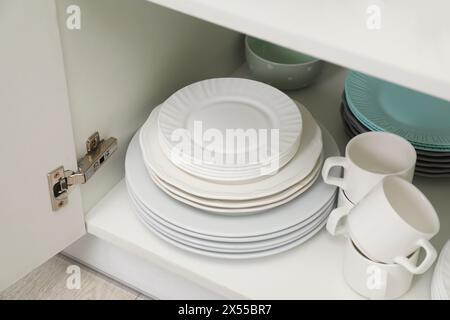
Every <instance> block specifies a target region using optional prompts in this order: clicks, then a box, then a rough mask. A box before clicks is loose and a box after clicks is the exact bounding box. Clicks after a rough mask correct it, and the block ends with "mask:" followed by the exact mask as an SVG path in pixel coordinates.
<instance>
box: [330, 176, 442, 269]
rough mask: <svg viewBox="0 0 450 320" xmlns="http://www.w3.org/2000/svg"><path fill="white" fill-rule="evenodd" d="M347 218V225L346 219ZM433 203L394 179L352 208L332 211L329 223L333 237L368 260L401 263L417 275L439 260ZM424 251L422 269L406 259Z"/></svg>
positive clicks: (374, 189) (374, 190) (398, 178)
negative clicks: (345, 240)
mask: <svg viewBox="0 0 450 320" xmlns="http://www.w3.org/2000/svg"><path fill="white" fill-rule="evenodd" d="M343 218H345V221H344V219H343ZM439 227H440V224H439V218H438V215H437V213H436V211H435V209H434V208H433V206H432V204H431V203H430V201H429V200H428V199H427V198H426V197H425V195H424V194H423V193H422V192H421V191H420V190H419V189H418V188H417V187H415V186H414V185H413V184H411V183H409V182H408V181H406V180H404V179H402V178H400V177H395V176H390V177H386V178H384V179H383V180H382V181H381V182H380V183H379V184H378V185H376V186H375V187H374V188H373V189H372V190H371V191H370V192H369V194H367V196H366V197H364V198H363V199H362V200H361V201H360V202H359V203H358V204H356V205H355V206H354V207H353V208H350V209H349V208H347V207H340V208H337V209H335V210H333V212H332V214H331V215H330V218H329V220H328V223H327V230H328V231H329V232H330V234H332V235H339V234H343V235H347V236H348V237H349V238H351V239H352V240H353V242H354V243H355V245H356V246H357V247H358V249H359V250H361V252H363V253H364V255H366V256H367V257H368V258H370V259H371V260H373V261H377V262H384V263H398V264H400V265H402V266H403V267H405V268H406V269H407V270H409V271H410V272H412V273H414V274H421V273H424V272H425V271H427V270H428V269H429V268H430V267H431V265H432V264H433V263H434V261H435V259H436V256H437V254H436V250H435V249H434V247H433V245H432V244H431V243H430V242H429V239H431V238H432V237H434V236H435V235H436V234H437V233H438V231H439ZM419 248H423V249H424V250H425V257H424V259H423V261H422V262H421V264H420V265H418V266H416V265H415V263H414V262H413V261H411V260H409V259H408V258H407V257H408V256H409V255H410V254H411V253H413V252H414V251H416V250H417V249H419Z"/></svg>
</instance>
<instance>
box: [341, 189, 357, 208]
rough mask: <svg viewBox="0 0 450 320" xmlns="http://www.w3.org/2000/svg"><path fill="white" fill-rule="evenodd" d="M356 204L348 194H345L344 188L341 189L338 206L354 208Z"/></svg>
mask: <svg viewBox="0 0 450 320" xmlns="http://www.w3.org/2000/svg"><path fill="white" fill-rule="evenodd" d="M354 206H355V204H354V203H353V202H351V201H350V200H349V199H348V198H347V196H346V195H345V192H344V190H342V189H339V193H338V201H337V207H338V208H340V207H346V208H349V209H351V208H353V207H354Z"/></svg>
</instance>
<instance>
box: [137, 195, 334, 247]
mask: <svg viewBox="0 0 450 320" xmlns="http://www.w3.org/2000/svg"><path fill="white" fill-rule="evenodd" d="M130 199H131V201H132V202H133V204H134V205H135V208H137V210H138V212H137V214H138V215H140V218H141V221H142V220H143V222H144V223H145V224H146V225H149V226H150V227H151V228H154V229H157V230H158V231H159V232H161V233H163V234H164V235H166V236H169V237H172V238H173V239H174V240H177V241H179V242H182V243H185V244H187V245H190V246H193V247H197V248H199V249H203V250H211V251H218V252H228V253H232V252H240V253H245V252H254V251H262V250H269V249H272V248H274V247H278V246H280V245H283V244H287V243H289V242H291V241H293V240H296V239H298V238H300V237H302V236H305V235H307V234H308V233H309V232H311V231H312V230H314V229H315V228H317V226H318V225H320V224H321V223H322V222H323V220H324V219H327V217H328V215H329V213H330V212H331V210H332V209H333V208H334V207H335V203H334V202H332V203H330V204H329V205H328V206H327V207H326V208H324V209H323V211H321V212H319V214H318V215H317V216H316V217H315V218H314V219H313V220H312V221H311V222H310V223H309V224H306V225H305V226H301V227H300V228H298V229H296V230H293V231H292V232H289V233H287V234H284V235H280V236H277V237H273V238H269V239H265V240H261V241H251V242H221V241H213V240H206V239H201V238H197V237H193V236H189V235H186V234H184V233H181V232H178V231H176V230H173V229H171V228H168V227H167V226H166V225H164V224H160V223H159V222H158V220H154V219H153V218H152V215H149V214H148V210H147V209H146V208H144V207H142V204H141V203H139V200H137V199H134V198H133V195H132V194H130Z"/></svg>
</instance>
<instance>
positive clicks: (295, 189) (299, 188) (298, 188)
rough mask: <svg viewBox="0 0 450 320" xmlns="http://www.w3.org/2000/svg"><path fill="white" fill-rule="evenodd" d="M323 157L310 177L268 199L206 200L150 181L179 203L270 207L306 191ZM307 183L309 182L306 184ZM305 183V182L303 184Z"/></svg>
mask: <svg viewBox="0 0 450 320" xmlns="http://www.w3.org/2000/svg"><path fill="white" fill-rule="evenodd" d="M322 158H323V157H320V158H319V161H318V162H317V165H316V168H314V169H313V171H312V172H311V174H310V175H308V176H307V177H306V178H305V179H304V180H302V181H301V182H300V183H298V184H295V185H293V186H292V187H290V188H287V189H286V190H283V191H282V192H279V193H276V194H273V195H271V196H268V197H263V198H257V199H251V200H238V201H233V200H216V199H208V198H202V197H197V196H195V195H192V194H190V193H188V192H186V191H184V190H180V189H178V188H175V187H174V186H172V185H170V184H168V183H166V182H165V181H164V180H161V179H160V178H159V177H158V176H157V175H155V174H151V175H150V176H151V178H152V180H153V181H154V182H155V184H156V185H158V186H159V187H160V188H161V189H162V190H164V191H166V190H167V191H168V192H167V193H168V194H169V193H170V194H174V195H176V196H178V197H180V198H181V200H180V201H183V200H187V201H191V202H194V203H197V204H200V205H203V206H206V207H211V208H221V209H245V208H255V207H261V206H265V205H270V204H274V203H277V202H279V201H282V200H284V199H286V198H288V197H290V196H292V195H294V194H297V193H299V192H300V193H301V192H304V191H306V190H307V189H308V188H309V187H310V186H311V185H312V184H313V183H314V182H315V181H316V179H317V178H318V177H319V175H320V174H319V173H320V169H321V168H322V164H323V161H322ZM308 181H309V182H308ZM305 182H307V183H306V184H305Z"/></svg>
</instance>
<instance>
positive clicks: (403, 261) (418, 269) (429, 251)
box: [394, 239, 437, 274]
mask: <svg viewBox="0 0 450 320" xmlns="http://www.w3.org/2000/svg"><path fill="white" fill-rule="evenodd" d="M417 245H418V246H419V247H421V248H423V249H424V250H425V253H426V255H425V258H424V259H423V261H422V263H421V264H420V265H418V266H416V265H414V263H412V262H411V261H410V260H409V259H408V258H406V257H396V258H395V259H394V261H395V262H396V263H398V264H399V265H401V266H403V267H404V268H405V269H406V270H408V271H409V272H411V273H413V274H422V273H424V272H426V271H427V270H428V269H429V268H430V267H431V266H432V265H433V263H434V261H435V260H436V258H437V252H436V249H434V247H433V245H432V244H431V243H430V242H429V241H428V240H426V239H419V240H418V241H417Z"/></svg>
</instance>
